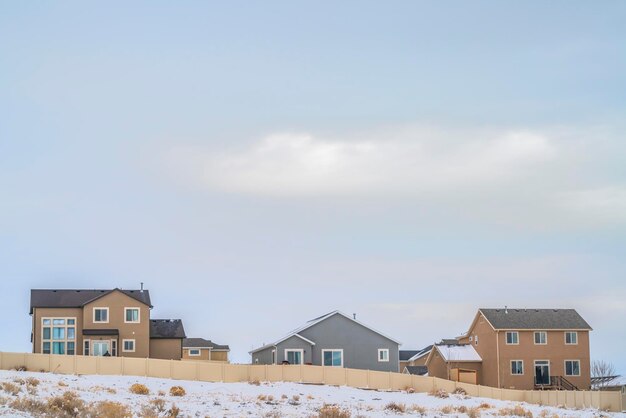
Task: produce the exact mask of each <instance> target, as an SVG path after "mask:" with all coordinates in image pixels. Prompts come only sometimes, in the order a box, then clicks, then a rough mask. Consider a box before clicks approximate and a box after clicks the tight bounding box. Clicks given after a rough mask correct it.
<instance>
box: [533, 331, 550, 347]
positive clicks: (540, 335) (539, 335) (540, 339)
mask: <svg viewBox="0 0 626 418" xmlns="http://www.w3.org/2000/svg"><path fill="white" fill-rule="evenodd" d="M535 344H536V345H546V344H548V333H547V332H545V331H535Z"/></svg>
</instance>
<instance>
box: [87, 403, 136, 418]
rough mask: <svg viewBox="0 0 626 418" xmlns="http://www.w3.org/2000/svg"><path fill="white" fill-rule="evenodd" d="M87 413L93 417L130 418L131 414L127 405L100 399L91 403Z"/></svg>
mask: <svg viewBox="0 0 626 418" xmlns="http://www.w3.org/2000/svg"><path fill="white" fill-rule="evenodd" d="M89 414H90V416H93V417H94V418H95V417H98V418H131V417H132V416H133V413H132V411H131V410H130V408H128V406H126V405H123V404H121V403H119V402H113V401H101V402H97V403H95V404H93V405H92V406H91V408H90V410H89Z"/></svg>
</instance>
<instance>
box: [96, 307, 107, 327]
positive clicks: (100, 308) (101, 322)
mask: <svg viewBox="0 0 626 418" xmlns="http://www.w3.org/2000/svg"><path fill="white" fill-rule="evenodd" d="M96 309H97V310H104V311H107V320H106V321H96ZM109 318H110V316H109V308H108V307H107V306H94V307H93V318H92V320H93V321H92V322H93V323H94V324H108V323H109Z"/></svg>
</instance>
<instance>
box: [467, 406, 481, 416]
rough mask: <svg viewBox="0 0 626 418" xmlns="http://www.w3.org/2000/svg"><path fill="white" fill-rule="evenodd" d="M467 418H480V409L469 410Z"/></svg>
mask: <svg viewBox="0 0 626 418" xmlns="http://www.w3.org/2000/svg"><path fill="white" fill-rule="evenodd" d="M467 418H480V409H478V408H469V409H468V410H467Z"/></svg>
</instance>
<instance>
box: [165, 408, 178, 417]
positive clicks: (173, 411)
mask: <svg viewBox="0 0 626 418" xmlns="http://www.w3.org/2000/svg"><path fill="white" fill-rule="evenodd" d="M179 415H180V408H179V407H177V406H176V405H172V407H171V408H170V409H169V411H167V416H168V417H169V418H176V417H177V416H179Z"/></svg>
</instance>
